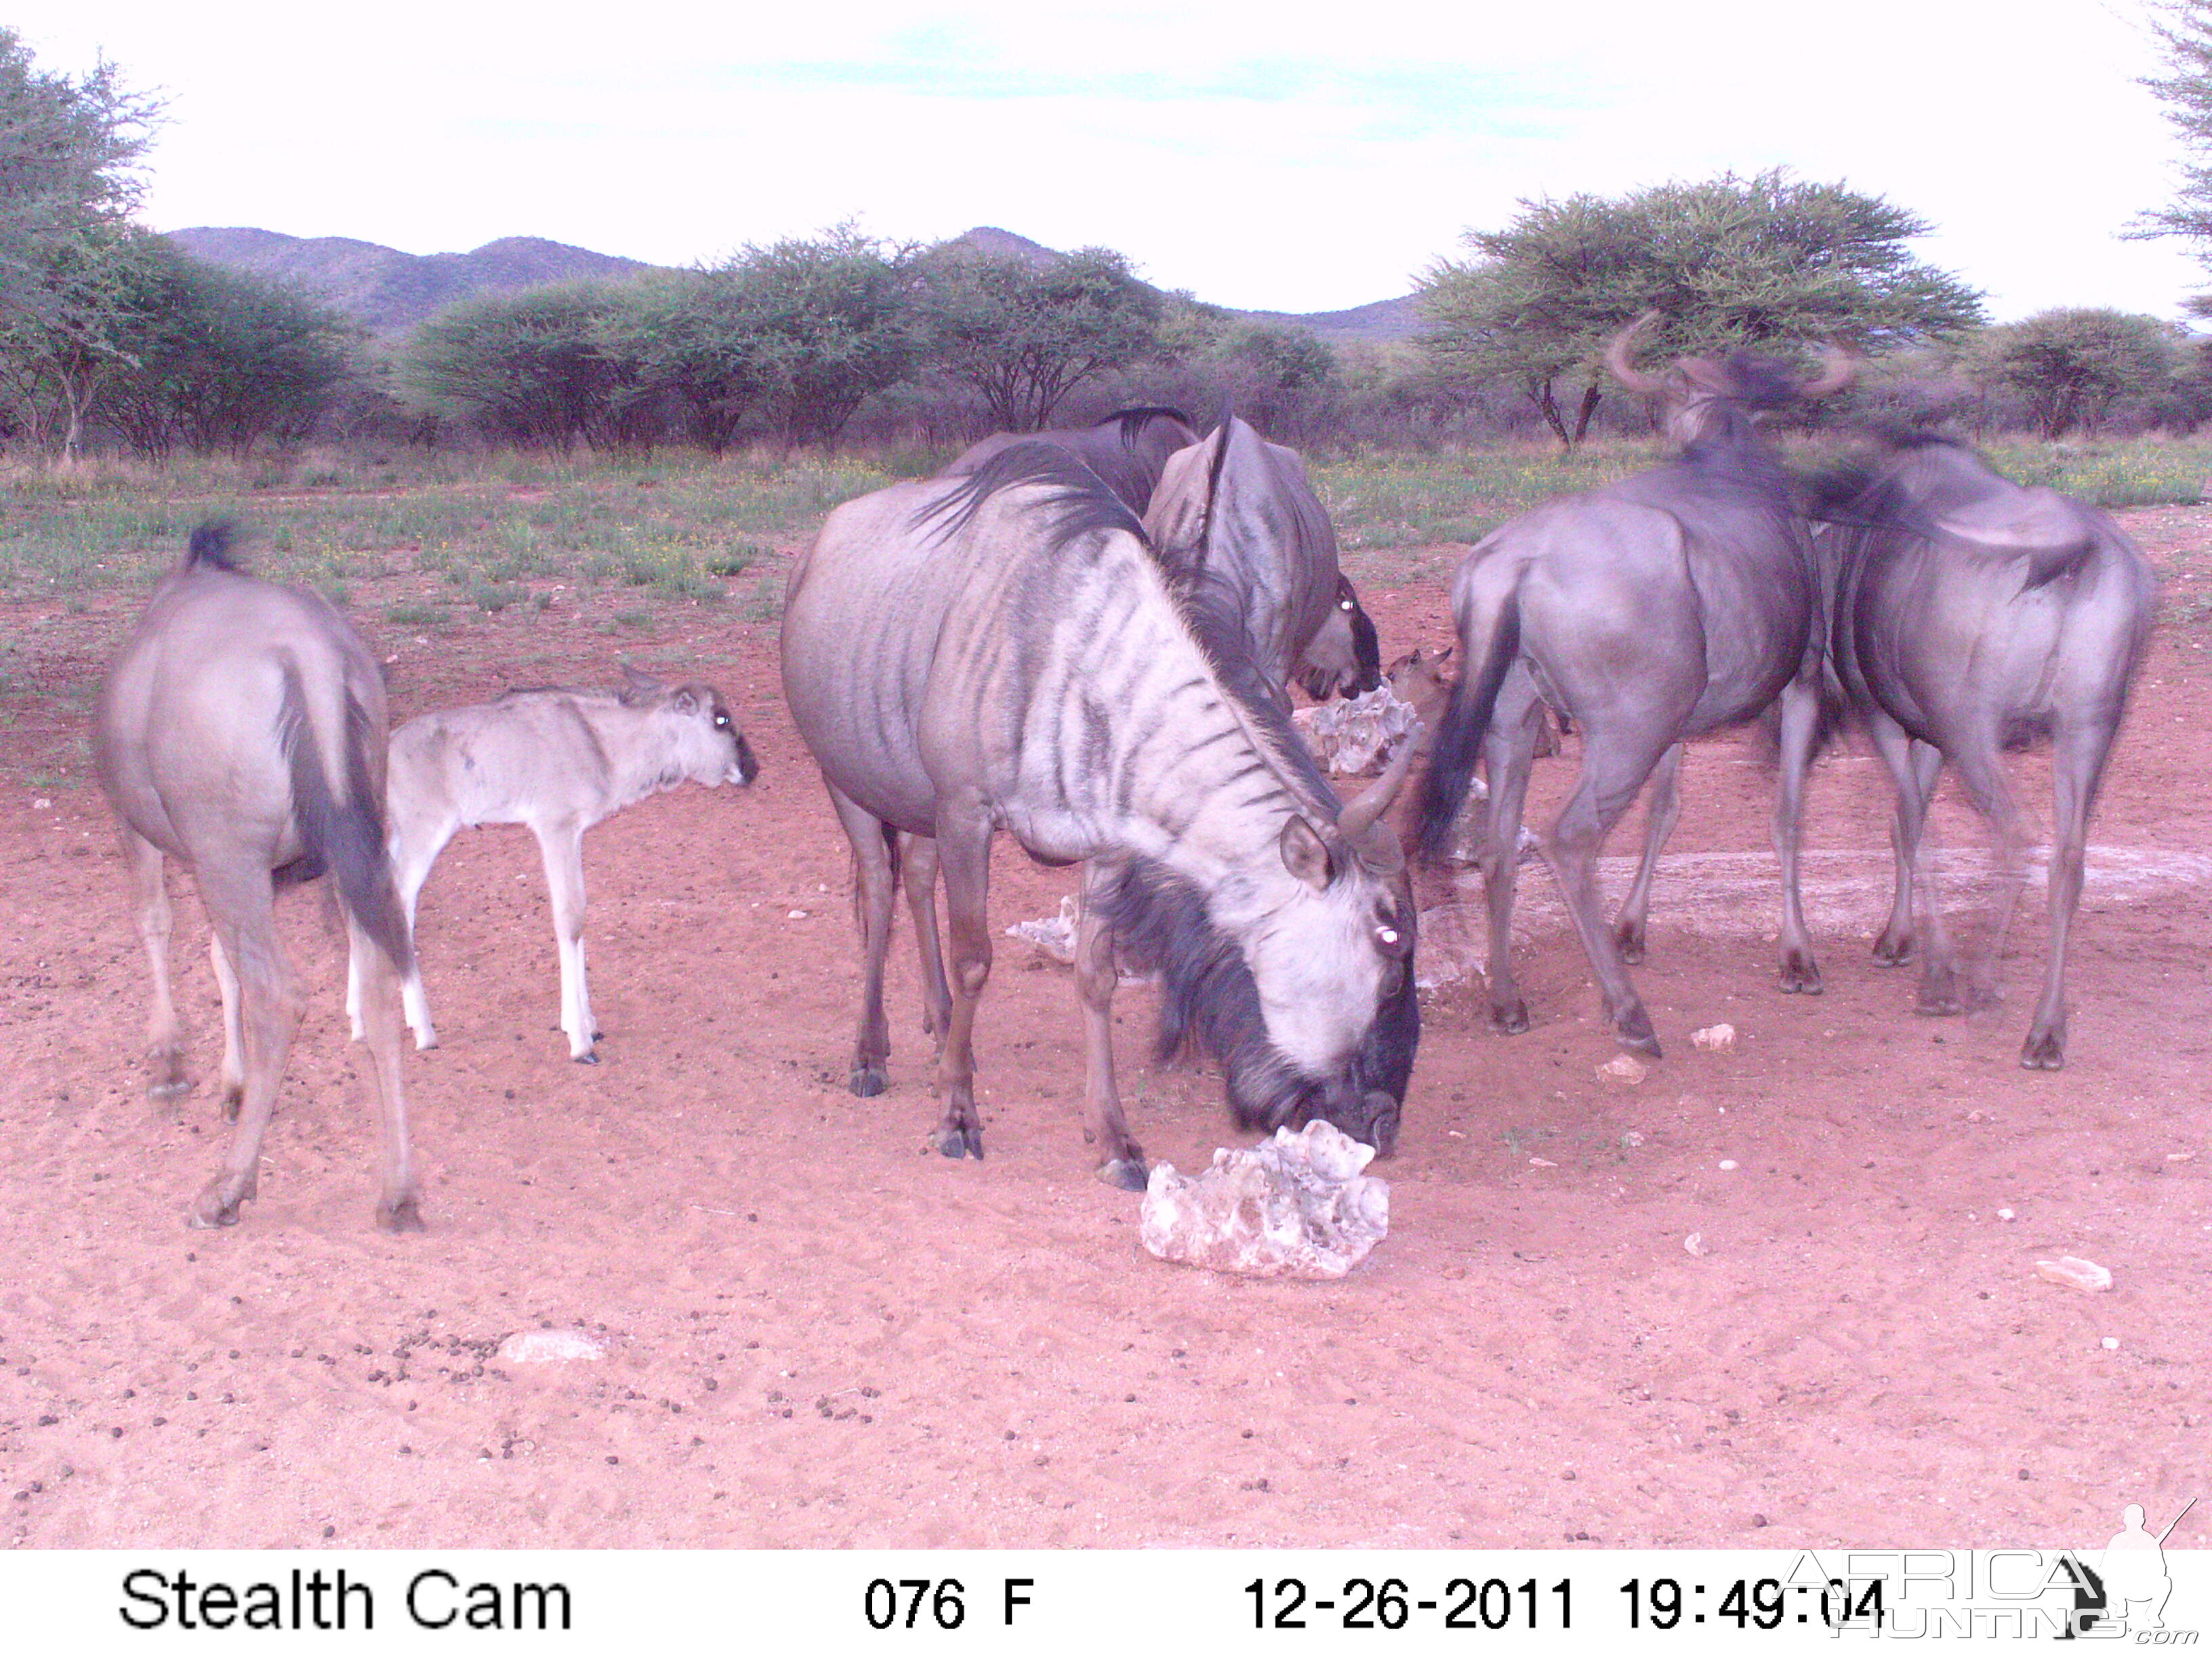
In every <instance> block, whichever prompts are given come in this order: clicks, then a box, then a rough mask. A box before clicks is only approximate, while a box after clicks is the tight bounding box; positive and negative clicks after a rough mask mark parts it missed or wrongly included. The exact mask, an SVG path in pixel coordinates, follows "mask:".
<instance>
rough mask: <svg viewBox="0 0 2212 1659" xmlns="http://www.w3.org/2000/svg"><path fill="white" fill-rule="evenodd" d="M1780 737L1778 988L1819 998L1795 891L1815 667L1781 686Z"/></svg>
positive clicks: (1816, 726)
mask: <svg viewBox="0 0 2212 1659" xmlns="http://www.w3.org/2000/svg"><path fill="white" fill-rule="evenodd" d="M1781 709H1782V734H1781V742H1780V745H1779V747H1778V750H1777V753H1776V757H1775V758H1776V761H1777V763H1778V768H1779V770H1780V773H1781V777H1780V781H1779V782H1778V785H1777V787H1776V789H1775V792H1774V853H1775V856H1776V857H1777V858H1778V859H1779V860H1781V863H1782V988H1783V990H1784V991H1785V992H1800V993H1802V994H1804V995H1807V996H1818V995H1820V990H1821V985H1820V963H1818V962H1816V961H1814V957H1813V935H1812V933H1810V931H1808V929H1807V927H1806V926H1805V906H1804V902H1803V901H1802V898H1801V897H1800V896H1799V893H1798V890H1797V849H1798V843H1799V842H1800V840H1801V839H1802V832H1803V829H1804V823H1805V775H1806V774H1807V773H1808V771H1810V770H1811V769H1812V765H1813V740H1814V738H1815V737H1816V736H1817V735H1818V733H1819V732H1820V675H1819V671H1818V669H1817V668H1816V669H1815V671H1814V672H1813V673H1811V674H1801V675H1799V676H1798V677H1797V678H1796V679H1794V680H1792V681H1790V684H1788V685H1786V686H1784V687H1783V688H1782V699H1781Z"/></svg>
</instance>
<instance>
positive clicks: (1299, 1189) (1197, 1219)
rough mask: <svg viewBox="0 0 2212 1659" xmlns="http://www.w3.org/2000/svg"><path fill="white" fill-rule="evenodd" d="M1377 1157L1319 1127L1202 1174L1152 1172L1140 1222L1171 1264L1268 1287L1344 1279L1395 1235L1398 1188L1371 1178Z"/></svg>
mask: <svg viewBox="0 0 2212 1659" xmlns="http://www.w3.org/2000/svg"><path fill="white" fill-rule="evenodd" d="M1374 1156H1375V1149H1374V1148H1373V1147H1371V1146H1363V1145H1361V1144H1360V1143H1359V1142H1358V1141H1356V1140H1354V1139H1352V1137H1351V1136H1349V1135H1347V1134H1346V1133H1343V1132H1342V1131H1341V1130H1340V1129H1338V1128H1336V1127H1334V1125H1332V1124H1328V1123H1324V1122H1322V1121H1318V1120H1316V1121H1314V1122H1312V1123H1309V1124H1308V1125H1306V1127H1304V1129H1302V1130H1299V1131H1297V1132H1296V1133H1293V1132H1291V1130H1289V1129H1278V1130H1276V1131H1275V1133H1274V1134H1273V1136H1272V1137H1271V1138H1270V1139H1267V1140H1263V1141H1261V1143H1260V1144H1259V1145H1258V1146H1254V1147H1251V1148H1249V1150H1247V1151H1243V1152H1232V1151H1231V1150H1230V1149H1228V1148H1227V1147H1224V1148H1222V1149H1221V1150H1219V1151H1218V1152H1215V1153H1214V1155H1213V1165H1212V1168H1211V1169H1209V1170H1206V1171H1204V1172H1203V1173H1202V1174H1200V1175H1196V1176H1182V1175H1177V1174H1176V1170H1175V1166H1174V1165H1173V1164H1155V1165H1153V1167H1152V1181H1151V1184H1150V1185H1149V1186H1147V1187H1146V1189H1145V1204H1144V1213H1143V1217H1142V1219H1141V1222H1140V1224H1139V1225H1140V1230H1141V1237H1143V1239H1144V1243H1145V1248H1146V1249H1148V1250H1150V1251H1151V1252H1152V1254H1153V1255H1156V1256H1158V1257H1159V1258H1160V1260H1162V1261H1182V1262H1186V1263H1188V1264H1189V1265H1190V1266H1192V1267H1211V1268H1212V1269H1214V1270H1215V1271H1217V1272H1219V1273H1245V1274H1249V1275H1250V1276H1252V1277H1254V1278H1260V1279H1341V1278H1343V1277H1344V1275H1345V1274H1346V1273H1350V1272H1351V1271H1352V1268H1354V1267H1358V1265H1359V1263H1360V1262H1361V1261H1364V1259H1365V1258H1366V1255H1367V1253H1368V1252H1369V1251H1370V1250H1371V1249H1374V1248H1375V1246H1376V1243H1377V1242H1378V1241H1379V1240H1381V1238H1382V1237H1383V1235H1384V1234H1385V1233H1387V1232H1389V1230H1390V1185H1389V1182H1386V1181H1383V1179H1381V1178H1380V1177H1379V1176H1370V1175H1364V1174H1362V1173H1361V1171H1363V1170H1365V1169H1366V1167H1367V1163H1368V1160H1369V1159H1370V1158H1373V1157H1374Z"/></svg>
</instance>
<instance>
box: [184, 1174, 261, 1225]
mask: <svg viewBox="0 0 2212 1659" xmlns="http://www.w3.org/2000/svg"><path fill="white" fill-rule="evenodd" d="M244 1196H247V1197H250V1196H252V1194H244ZM238 1206H239V1200H238V1199H235V1198H226V1197H225V1196H224V1195H223V1182H222V1180H221V1179H220V1178H218V1179H216V1180H215V1181H212V1182H209V1183H208V1185H207V1187H206V1188H205V1189H204V1191H202V1193H201V1194H200V1195H199V1196H198V1197H197V1198H196V1199H194V1200H192V1207H191V1209H190V1210H189V1211H187V1212H185V1225H186V1226H187V1227H235V1226H236V1225H238Z"/></svg>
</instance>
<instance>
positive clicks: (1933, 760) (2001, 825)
mask: <svg viewBox="0 0 2212 1659" xmlns="http://www.w3.org/2000/svg"><path fill="white" fill-rule="evenodd" d="M1826 493H1827V495H1828V497H1829V504H1828V505H1826V507H1824V508H1823V509H1822V513H1823V516H1825V517H1827V518H1829V519H1830V520H1833V522H1832V523H1830V524H1828V525H1826V526H1823V528H1822V529H1821V531H1820V541H1821V544H1822V551H1823V553H1824V555H1826V556H1827V560H1826V561H1824V562H1832V566H1833V568H1834V571H1835V580H1836V583H1837V599H1836V607H1835V642H1834V647H1833V649H1834V656H1835V661H1836V667H1837V671H1838V675H1839V677H1840V678H1841V679H1842V681H1843V684H1844V691H1845V693H1846V695H1847V696H1849V697H1850V701H1851V704H1852V707H1853V710H1854V712H1855V713H1857V714H1859V715H1860V716H1861V717H1862V718H1863V719H1864V720H1865V721H1866V723H1867V726H1868V729H1869V732H1870V734H1871V735H1872V737H1873V738H1874V743H1875V749H1876V750H1878V751H1879V752H1880V754H1881V757H1882V761H1883V763H1884V764H1886V765H1887V767H1888V769H1889V774H1890V776H1891V778H1892V780H1893V781H1894V782H1895V783H1896V785H1897V797H1898V804H1897V816H1896V819H1895V822H1894V823H1893V827H1892V835H1893V840H1894V842H1895V846H1896V851H1897V888H1896V897H1895V902H1894V903H1893V906H1892V908H1891V912H1890V917H1889V923H1888V926H1887V927H1885V928H1883V930H1882V932H1881V937H1880V938H1879V939H1876V940H1875V947H1874V953H1875V959H1876V960H1877V961H1880V962H1882V963H1887V964H1891V965H1895V964H1897V963H1902V962H1904V961H1905V960H1906V959H1907V958H1908V957H1910V956H1911V954H1912V952H1913V950H1914V947H1915V945H1916V940H1915V938H1914V918H1913V864H1914V862H1915V860H1916V858H1917V852H1918V848H1919V846H1920V840H1921V832H1922V830H1923V828H1924V827H1925V824H1926V821H1927V812H1928V807H1929V801H1930V799H1932V797H1933V793H1934V790H1935V787H1936V776H1937V774H1938V773H1939V772H1940V771H1941V770H1942V767H1943V765H1944V763H1946V762H1947V761H1948V763H1950V764H1951V765H1952V766H1954V767H1955V768H1956V769H1957V770H1958V773H1959V778H1960V782H1962V783H1963V784H1964V785H1965V786H1966V793H1967V796H1968V798H1969V799H1972V801H1973V803H1974V805H1976V806H1977V807H1978V808H1979V809H1980V810H1981V811H1982V812H1983V813H1984V815H1985V816H1986V817H1988V818H1989V819H1990V822H1991V823H1993V824H1994V825H1995V827H1996V832H1997V837H1998V848H1999V854H2000V862H2001V864H2002V866H2003V869H2002V874H2001V878H2000V879H2001V880H2003V881H2005V882H2006V883H2007V884H2008V890H2007V891H2006V892H2005V894H2004V896H2003V900H2002V903H2003V908H2004V911H2005V912H2006V913H2007V914H2008V913H2009V911H2010V908H2011V906H2012V905H2013V903H2014V902H2016V901H2017V898H2018V894H2019V886H2020V883H2021V880H2022V879H2023V878H2024V873H2025V872H2024V871H2023V869H2022V867H2021V849H2022V844H2023V841H2024V838H2025V837H2024V828H2023V825H2022V823H2021V813H2020V810H2019V808H2018V807H2017V805H2015V803H2014V800H2013V795H2012V791H2011V788H2010V787H2009V785H2008V783H2007V781H2006V779H2005V773H2004V764H2003V762H2002V758H2001V751H2002V750H2005V749H2008V748H2018V747H2022V746H2025V744H2027V743H2028V742H2029V741H2031V740H2032V739H2033V738H2038V737H2042V736H2048V737H2049V738H2051V801H2052V816H2053V823H2052V826H2051V829H2052V835H2051V868H2050V872H2049V884H2050V896H2051V957H2050V961H2049V963H2048V965H2047V967H2046V969H2045V976H2044V982H2043V995H2042V999H2041V1000H2040V1001H2039V1003H2038V1004H2037V1005H2036V1011H2035V1018H2034V1020H2033V1023H2032V1024H2030V1026H2029V1028H2028V1033H2027V1041H2026V1042H2024V1043H2023V1044H2022V1045H2021V1051H2020V1062H2021V1065H2023V1066H2027V1067H2029V1068H2031V1069H2033V1070H2056V1069H2057V1068H2058V1067H2059V1066H2062V1065H2063V1064H2064V1062H2065V1052H2066V947H2067V939H2068V934H2069V931H2070V929H2071V927H2072V924H2073V920H2074V910H2075V904H2076V903H2077V902H2079V900H2080V898H2081V862H2082V848H2083V846H2084V844H2085V842H2087V836H2088V825H2089V813H2090V811H2091V809H2092V808H2093V806H2094V805H2095V804H2096V799H2097V787H2098V785H2099V783H2100V781H2102V780H2103V777H2104V772H2105V763H2106V759H2107V757H2109V756H2110V754H2111V752H2112V739H2113V736H2114V734H2115V733H2116V732H2118V729H2119V725H2120V719H2121V716H2122V714H2124V712H2125V710H2126V708H2127V700H2128V687H2129V682H2130V679H2131V678H2133V676H2134V673H2135V671H2136V666H2137V665H2139V664H2140V663H2141V661H2142V653H2143V648H2144V645H2145V642H2146V641H2147V640H2148V637H2149V633H2150V623H2151V612H2152V606H2153V602H2154V583H2153V579H2152V574H2151V568H2150V562H2149V561H2148V560H2147V559H2146V558H2144V556H2143V555H2142V552H2141V550H2138V549H2137V548H2136V545H2135V544H2134V543H2132V542H2130V540H2129V539H2128V538H2127V537H2126V536H2124V534H2122V533H2121V532H2120V530H2119V527H2118V526H2116V525H2115V524H2113V522H2112V520H2110V519H2108V518H2107V517H2106V516H2105V514H2103V513H2100V512H2098V511H2096V510H2095V509H2094V508H2093V507H2085V506H2084V505H2082V504H2081V502H2079V501H2072V500H2069V498H2067V497H2066V496H2064V495H2060V494H2058V492H2057V491H2056V490H2052V489H2022V488H2021V487H2020V486H2019V485H2016V484H2014V483H2009V482H2008V481H2007V480H2006V479H2004V478H2002V477H1999V476H1998V475H1997V474H1996V472H1994V471H1991V470H1990V468H1989V467H1988V466H1987V465H1984V463H1983V462H1982V460H1981V459H1980V458H1979V457H1978V456H1976V455H1975V454H1974V453H1972V451H1971V450H1968V449H1966V448H1965V447H1963V446H1961V445H1959V444H1956V443H1954V442H1951V441H1948V440H1946V439H1941V438H1934V437H1928V436H1916V437H1910V438H1900V439H1893V440H1891V441H1889V443H1888V445H1887V450H1886V453H1883V454H1881V456H1880V457H1879V458H1878V459H1876V460H1875V462H1874V463H1873V464H1872V465H1869V466H1867V467H1865V468H1864V469H1863V471H1861V472H1859V473H1858V475H1857V476H1856V477H1850V478H1849V482H1848V483H1844V482H1841V481H1838V483H1832V485H1831V486H1830V488H1829V489H1828V491H1827V492H1826ZM1923 908H1924V910H1925V911H1926V923H1925V927H1926V934H1927V937H1926V938H1925V939H1924V940H1920V941H1917V943H1918V944H1919V946H1920V951H1921V960H1922V968H1921V974H1922V977H1921V985H1920V994H1919V1006H1920V1010H1921V1012H1923V1013H1932V1014H1945V1013H1957V1012H1961V1011H1962V1010H1963V1009H1964V1007H1965V1006H1966V993H1965V991H1964V990H1963V989H1962V987H1960V984H1959V982H1958V968H1957V964H1956V963H1955V961H1954V955H1953V952H1952V950H1951V947H1950V943H1949V941H1948V939H1947V938H1946V937H1945V933H1944V930H1943V927H1942V919H1941V917H1940V916H1939V915H1937V913H1936V908H1935V905H1934V903H1933V902H1932V899H1931V900H1929V902H1924V903H1923ZM2000 931H2001V932H2002V930H2000Z"/></svg>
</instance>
